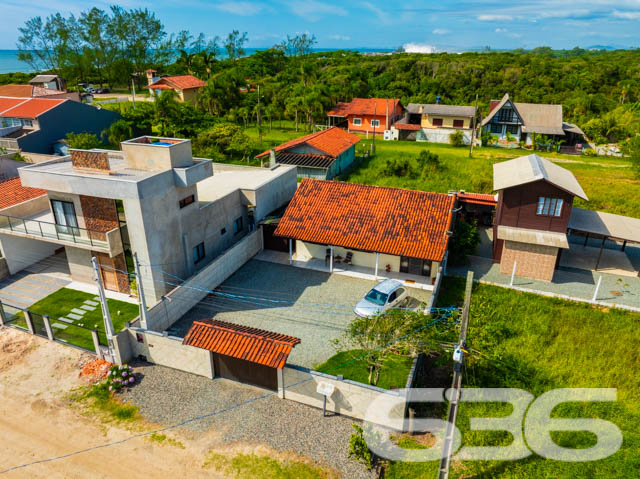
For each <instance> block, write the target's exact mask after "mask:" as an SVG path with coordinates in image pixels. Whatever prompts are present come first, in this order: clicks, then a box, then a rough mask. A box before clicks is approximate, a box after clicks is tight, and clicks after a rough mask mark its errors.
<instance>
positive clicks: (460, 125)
mask: <svg viewBox="0 0 640 479" xmlns="http://www.w3.org/2000/svg"><path fill="white" fill-rule="evenodd" d="M453 127H454V128H464V120H453Z"/></svg>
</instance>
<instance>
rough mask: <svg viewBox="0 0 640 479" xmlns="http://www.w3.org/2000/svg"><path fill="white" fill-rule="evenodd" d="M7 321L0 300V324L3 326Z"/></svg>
mask: <svg viewBox="0 0 640 479" xmlns="http://www.w3.org/2000/svg"><path fill="white" fill-rule="evenodd" d="M8 322H9V321H8V320H7V317H6V316H5V312H4V306H3V305H2V300H0V326H4V325H5V324H7V323H8Z"/></svg>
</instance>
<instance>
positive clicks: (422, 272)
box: [400, 256, 431, 276]
mask: <svg viewBox="0 0 640 479" xmlns="http://www.w3.org/2000/svg"><path fill="white" fill-rule="evenodd" d="M400 272H401V273H409V274H415V275H419V276H431V261H428V260H422V259H418V258H409V257H408V256H401V257H400Z"/></svg>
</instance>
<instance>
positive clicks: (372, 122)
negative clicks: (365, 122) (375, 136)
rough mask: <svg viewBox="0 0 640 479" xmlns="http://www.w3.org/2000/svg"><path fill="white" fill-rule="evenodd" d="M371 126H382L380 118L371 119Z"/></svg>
mask: <svg viewBox="0 0 640 479" xmlns="http://www.w3.org/2000/svg"><path fill="white" fill-rule="evenodd" d="M369 123H371V127H372V128H373V127H375V128H380V120H370V122H369Z"/></svg>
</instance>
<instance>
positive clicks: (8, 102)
mask: <svg viewBox="0 0 640 479" xmlns="http://www.w3.org/2000/svg"><path fill="white" fill-rule="evenodd" d="M27 100H28V98H9V97H0V115H1V114H2V113H4V112H5V111H7V110H8V109H9V108H13V107H14V106H17V105H19V104H20V103H24V102H25V101H27Z"/></svg>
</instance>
